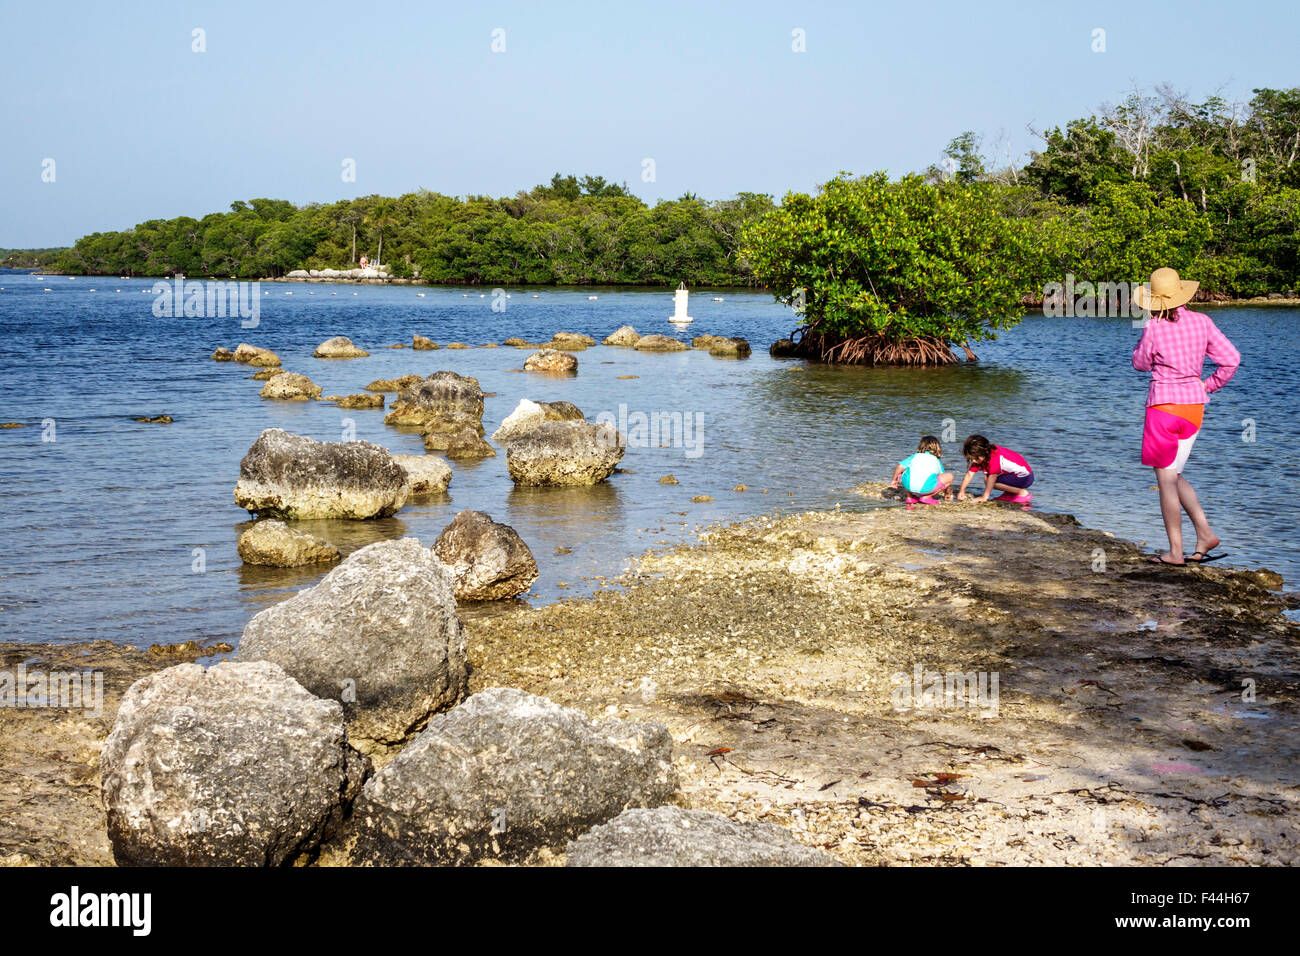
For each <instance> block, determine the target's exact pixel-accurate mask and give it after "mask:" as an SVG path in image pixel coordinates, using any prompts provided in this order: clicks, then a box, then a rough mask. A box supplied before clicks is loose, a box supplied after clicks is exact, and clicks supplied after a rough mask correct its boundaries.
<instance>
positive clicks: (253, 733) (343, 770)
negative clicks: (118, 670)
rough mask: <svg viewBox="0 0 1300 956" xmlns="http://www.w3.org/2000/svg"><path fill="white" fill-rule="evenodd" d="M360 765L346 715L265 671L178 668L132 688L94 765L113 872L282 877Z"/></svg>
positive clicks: (270, 668) (332, 814) (343, 801)
mask: <svg viewBox="0 0 1300 956" xmlns="http://www.w3.org/2000/svg"><path fill="white" fill-rule="evenodd" d="M368 765H369V762H368V761H367V760H366V759H365V758H364V757H362V756H361V755H360V754H358V753H357V752H356V751H354V750H353V749H352V748H351V747H350V746H349V743H348V738H347V734H346V732H345V730H344V724H343V710H342V708H341V707H340V706H339V705H338V704H337V703H336V702H334V701H327V700H321V699H320V698H319V697H316V696H313V695H312V694H310V693H308V692H307V691H306V690H305V689H304V688H303V687H302V685H300V684H299V683H298V682H297V681H295V680H294V679H293V678H291V677H289V676H287V675H286V674H285V673H284V671H282V670H281V669H280V668H279V667H277V666H275V665H274V664H269V663H255V664H253V663H231V662H228V661H227V662H223V663H221V664H218V665H217V666H215V667H212V668H210V669H207V670H205V669H204V668H202V667H200V666H199V665H197V664H178V665H176V666H175V667H169V668H167V669H166V670H162V671H158V672H157V673H154V674H150V675H149V676H147V677H144V678H142V679H140V680H138V681H136V682H135V683H134V684H132V685H131V687H130V689H129V690H128V691H127V692H126V694H125V695H124V696H123V698H122V704H121V706H120V707H119V708H118V711H117V720H116V722H115V723H114V725H113V730H112V732H111V733H110V734H109V735H108V739H107V740H106V741H105V742H104V750H103V754H102V756H101V758H100V767H101V771H102V779H103V784H102V793H103V799H104V808H105V809H106V810H107V811H108V836H109V839H110V840H111V841H112V844H113V854H114V856H115V857H116V858H117V861H118V863H119V864H134V865H144V866H279V865H280V864H283V863H287V862H289V861H291V860H293V859H294V858H295V857H297V856H298V855H299V854H301V853H303V852H306V851H310V850H312V849H314V848H315V847H317V846H318V845H319V844H320V842H321V840H322V838H323V837H325V836H327V835H328V834H329V833H330V832H331V830H332V829H333V827H334V826H335V825H336V824H337V823H338V822H339V821H340V819H341V816H342V811H343V809H344V807H345V806H346V805H347V804H348V803H350V802H351V800H352V798H353V797H354V796H355V795H356V793H357V791H358V790H359V789H360V787H361V783H362V780H363V779H364V777H365V774H366V772H367V770H368Z"/></svg>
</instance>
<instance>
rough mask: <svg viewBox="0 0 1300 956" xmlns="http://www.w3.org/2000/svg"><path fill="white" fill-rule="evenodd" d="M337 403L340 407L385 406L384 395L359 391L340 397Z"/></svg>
mask: <svg viewBox="0 0 1300 956" xmlns="http://www.w3.org/2000/svg"><path fill="white" fill-rule="evenodd" d="M337 403H338V406H339V408H383V407H384V396H382V395H376V394H374V393H370V394H367V393H365V392H358V393H356V394H355V395H344V396H342V397H341V398H338V399H337Z"/></svg>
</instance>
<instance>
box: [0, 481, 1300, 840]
mask: <svg viewBox="0 0 1300 956" xmlns="http://www.w3.org/2000/svg"><path fill="white" fill-rule="evenodd" d="M881 491H882V489H881V488H880V487H879V486H873V487H869V488H865V489H863V492H864V493H865V494H866V495H867V496H868V497H869V498H871V499H873V502H872V503H876V502H877V501H878V499H879V497H880V495H881ZM429 543H431V542H429ZM345 565H346V562H345ZM345 565H340V566H339V568H340V570H342V569H343V568H344V567H345ZM600 583H602V584H606V585H617V586H612V587H609V588H608V589H607V590H603V591H601V592H599V593H597V594H596V595H595V596H594V597H591V598H585V599H575V600H568V601H562V602H559V603H556V604H552V605H548V606H545V607H540V608H536V609H531V608H527V607H525V606H520V607H519V608H517V609H511V610H506V611H504V612H503V613H499V614H496V615H493V616H488V617H470V618H468V619H466V620H464V621H463V638H464V642H465V648H466V654H467V658H468V688H467V690H468V693H469V694H471V695H481V694H482V693H483V692H484V691H485V690H487V689H488V688H514V689H517V690H518V691H520V692H526V693H525V695H524V698H519V699H513V698H512V699H511V701H510V705H511V706H513V707H518V706H522V705H525V704H527V700H531V699H533V698H529V697H528V696H527V695H539V697H541V698H545V699H546V700H547V701H549V702H553V704H554V705H558V706H559V707H560V710H561V711H562V712H563V713H565V714H568V713H569V711H568V710H566V708H576V711H577V712H579V714H584V715H589V716H590V717H591V718H597V723H598V724H600V726H606V725H608V724H609V723H610V721H611V719H614V718H620V719H621V720H622V721H626V722H629V723H628V726H629V727H640V726H645V725H659V726H660V727H662V728H666V731H665V732H666V734H667V735H669V736H670V738H671V771H672V773H674V774H675V775H676V778H677V779H678V780H679V781H680V787H679V789H677V790H676V791H675V792H674V794H673V795H672V796H671V798H667V797H666V796H665V794H666V793H667V791H664V790H661V789H660V790H655V791H654V792H655V793H656V794H658V796H656V797H655V799H654V801H653V802H655V803H658V802H662V801H663V800H664V799H669V806H668V807H663V808H660V809H659V810H642V811H627V812H626V813H624V814H623V815H621V816H620V817H618V818H617V821H623V820H624V818H627V823H622V822H617V821H616V822H615V823H610V824H606V825H605V826H603V827H597V828H596V829H593V830H591V832H590V834H589V835H588V836H583V837H581V838H580V840H579V842H578V843H571V844H570V852H572V853H574V854H577V855H578V857H579V858H580V860H586V861H591V860H592V859H597V858H599V857H595V858H593V857H592V856H591V854H592V852H593V851H592V849H591V846H592V845H604V844H602V843H601V841H602V840H603V841H605V843H606V844H609V843H610V841H612V842H613V845H607V846H605V849H604V850H602V851H601V852H603V853H605V854H606V857H605V858H606V859H616V858H620V854H621V853H624V850H625V847H624V850H620V849H619V848H618V845H617V844H619V841H620V840H622V841H623V843H624V844H625V843H626V839H627V834H626V832H625V831H626V830H627V829H628V828H629V827H632V828H633V829H635V828H636V827H642V828H643V827H647V826H654V827H657V828H658V829H657V830H656V833H658V837H657V838H656V839H657V841H658V842H657V843H656V845H659V846H661V847H663V848H667V849H664V852H666V853H670V858H676V859H681V858H683V857H682V856H681V855H680V854H681V853H684V852H686V849H684V844H683V840H682V832H683V828H685V829H686V830H690V829H691V827H692V826H694V827H696V830H697V831H698V832H700V833H708V834H710V836H709V839H714V838H715V837H716V839H717V840H719V841H725V840H727V839H731V836H730V835H729V834H728V833H727V832H726V821H722V820H718V818H717V817H716V816H711V817H708V818H707V821H706V822H703V823H701V822H699V821H696V820H695V818H692V817H690V816H689V815H687V816H682V815H681V813H680V812H679V811H678V810H673V809H672V807H674V806H675V807H678V808H683V809H686V810H690V811H713V812H714V813H715V814H721V815H722V816H723V817H725V818H727V819H728V820H731V821H733V822H738V823H744V824H746V825H750V824H753V823H755V822H763V823H768V824H776V825H777V826H778V827H780V828H781V831H782V832H783V833H784V834H787V835H789V836H792V837H793V838H794V840H796V841H798V843H799V844H802V845H803V846H804V847H808V848H813V849H817V850H820V851H823V852H824V853H827V854H829V855H830V856H831V857H833V858H834V859H835V860H836V861H838V862H841V863H847V864H870V865H879V864H885V865H888V864H918V863H920V864H933V865H998V864H1026V863H1028V864H1079V865H1084V864H1088V865H1096V864H1116V865H1165V864H1168V865H1187V864H1252V865H1259V864H1281V865H1288V864H1289V865H1293V864H1295V863H1296V862H1300V839H1297V833H1296V830H1295V828H1294V825H1293V822H1292V821H1293V820H1294V814H1295V813H1296V811H1297V809H1300V787H1298V786H1297V773H1296V767H1297V766H1300V761H1298V760H1297V756H1298V755H1297V748H1298V746H1300V745H1297V743H1296V740H1297V739H1300V738H1298V735H1297V733H1296V731H1297V729H1300V708H1298V706H1297V704H1298V703H1300V700H1298V696H1297V687H1298V686H1300V682H1298V681H1297V678H1298V677H1300V625H1297V624H1296V623H1294V622H1292V621H1290V620H1289V619H1288V618H1287V617H1286V616H1285V614H1284V611H1285V610H1286V609H1287V608H1288V607H1289V606H1294V605H1295V604H1296V603H1297V602H1296V599H1295V598H1294V596H1288V595H1285V594H1283V593H1282V592H1281V587H1282V584H1283V582H1282V581H1281V580H1280V578H1279V577H1278V576H1277V575H1273V574H1272V573H1271V572H1262V571H1233V570H1229V569H1224V568H1216V567H1212V566H1211V567H1196V568H1192V567H1187V568H1161V567H1153V566H1151V565H1148V564H1146V563H1144V561H1143V560H1142V556H1141V554H1140V553H1139V550H1138V548H1137V546H1136V545H1134V544H1132V543H1130V542H1125V541H1122V540H1119V539H1116V538H1114V537H1112V536H1110V535H1108V534H1106V533H1104V532H1098V531H1090V530H1086V529H1082V528H1080V527H1078V525H1077V524H1076V523H1075V522H1073V520H1072V519H1070V518H1068V517H1067V516H1052V515H1039V514H1034V513H1026V512H1023V511H1021V510H1019V509H1007V508H1003V507H1001V506H994V505H982V506H981V505H973V504H961V505H945V506H940V507H933V508H926V509H922V510H919V511H915V512H907V511H905V510H903V509H901V508H880V507H873V508H870V509H868V510H866V511H865V512H847V511H846V512H827V513H808V514H801V515H794V516H789V517H764V518H756V519H753V520H751V521H748V522H743V523H741V524H737V525H731V526H726V527H719V528H716V529H713V530H711V531H710V532H709V533H707V534H706V535H704V536H702V537H701V541H700V543H699V544H698V545H694V546H682V547H678V548H674V549H671V550H667V551H663V552H652V553H650V554H647V555H645V556H643V557H642V558H641V559H640V561H639V562H638V565H637V568H636V571H635V572H634V573H632V574H631V575H629V576H628V577H627V578H625V579H624V580H622V581H619V582H613V581H609V582H600ZM214 652H215V651H214V650H213V649H208V650H207V651H206V653H209V654H211V653H214ZM204 653H205V650H204V649H202V648H197V647H193V646H191V647H189V648H182V649H180V650H179V651H178V652H172V653H168V654H163V653H151V652H142V651H138V650H133V649H130V648H124V647H121V646H118V645H114V644H110V643H107V642H96V643H94V644H89V645H63V646H57V645H32V644H0V669H8V670H12V669H13V668H15V667H16V666H17V665H18V664H19V663H20V662H22V663H25V664H26V666H28V667H29V668H36V667H40V668H44V669H46V670H49V671H53V670H59V669H72V668H78V669H80V668H86V667H91V668H94V669H95V670H98V671H101V672H102V673H103V675H104V706H103V710H102V713H100V714H99V715H96V716H90V715H86V714H83V713H81V712H79V711H67V710H56V709H51V708H31V709H27V708H3V709H0V771H3V774H2V775H0V778H2V779H3V780H4V781H5V783H4V784H2V785H0V821H3V823H0V862H3V863H7V864H10V865H22V864H41V865H46V864H56V865H57V864H73V863H82V864H99V865H107V864H111V863H112V862H113V861H114V857H113V852H112V848H111V846H110V842H109V837H108V830H107V824H106V817H105V811H104V802H103V797H102V796H101V788H100V775H101V766H100V753H101V750H102V748H103V745H104V741H105V739H106V737H107V736H108V734H109V731H110V729H112V727H113V725H114V721H115V720H116V718H117V711H118V707H119V704H120V702H121V699H122V697H123V695H124V694H125V692H126V690H127V688H128V687H129V686H130V685H131V684H132V683H133V682H135V681H137V680H138V679H140V678H142V677H145V676H148V675H150V674H156V673H158V672H160V671H162V670H163V669H164V668H166V667H169V666H171V665H173V664H175V663H176V662H177V661H183V660H185V659H187V658H188V659H190V660H193V659H198V658H200V657H201V656H202V655H204ZM223 666H226V665H223ZM242 666H260V667H268V666H271V665H267V664H259V665H253V664H247V665H242ZM932 673H933V674H934V675H937V676H939V677H941V678H942V677H944V676H945V675H950V674H953V673H957V674H965V675H971V677H974V676H975V675H983V676H984V677H987V678H989V680H988V681H987V682H986V683H985V684H982V685H980V686H981V687H983V693H982V694H981V695H979V697H978V699H975V698H973V697H965V698H964V697H962V696H961V695H958V696H957V697H955V698H954V697H953V695H952V694H948V695H947V696H945V695H944V693H943V692H942V691H941V692H940V693H939V694H938V696H937V697H936V696H934V695H932V694H929V692H928V691H929V689H930V688H929V686H928V685H930V684H932V681H931V675H932ZM941 686H943V685H942V681H941ZM974 687H975V685H974V684H970V685H969V686H968V687H967V688H966V689H967V690H971V689H973V688H974ZM990 691H991V693H989V692H990ZM501 693H503V692H499V691H493V692H491V694H489V695H488V697H483V698H481V699H482V700H483V701H484V703H483V704H482V705H479V707H478V711H474V710H473V709H472V708H471V710H469V711H466V710H465V708H466V707H468V706H469V704H468V703H466V704H461V705H459V706H457V707H455V708H453V709H452V710H450V711H447V712H446V714H445V715H444V717H435V718H434V719H433V721H431V722H430V729H429V730H428V731H426V733H433V734H434V735H435V736H434V738H432V739H434V740H437V739H443V738H445V739H446V740H448V741H455V740H464V739H471V738H467V737H466V736H465V735H466V734H468V733H472V732H481V731H471V730H469V729H467V728H468V726H469V725H467V724H466V721H471V718H474V716H475V714H490V713H492V712H493V707H492V706H489V704H488V703H487V702H488V700H489V699H491V695H492V694H496V695H498V696H499V695H500V694H501ZM512 693H513V692H512ZM474 700H475V697H474V696H471V697H470V701H471V702H472V701H474ZM521 701H522V704H521ZM495 703H496V704H497V705H500V704H501V703H502V702H499V701H496V702H495ZM331 706H333V705H331ZM527 706H534V705H527ZM548 706H549V705H548ZM462 711H463V712H464V713H463V714H462V716H460V717H457V718H456V721H452V722H451V723H447V721H446V719H445V718H450V717H453V716H454V715H457V714H458V713H461V712H462ZM557 713H558V712H557ZM475 719H479V720H482V719H486V718H485V717H479V718H475ZM557 719H559V718H557ZM584 719H585V718H584ZM457 721H459V723H457ZM563 721H568V722H569V724H567V725H566V724H564V723H563ZM573 721H577V722H578V723H577V724H573ZM601 721H603V722H604V723H600V722H601ZM616 723H617V721H616ZM435 725H436V726H435ZM557 726H572V727H575V728H577V729H574V730H571V731H570V732H571V733H575V734H579V735H580V736H581V735H582V734H587V733H589V732H588V731H585V730H582V729H581V728H582V726H583V724H582V721H581V720H579V717H578V716H576V715H575V716H570V717H564V718H563V720H562V721H561V723H560V724H558V725H557ZM592 726H593V727H594V726H596V725H594V724H593V725H592ZM457 727H459V728H460V729H456V728H457ZM424 739H425V735H424V734H422V735H421V736H420V737H417V738H416V740H421V741H423V740H424ZM583 739H585V738H583ZM411 746H413V745H407V749H406V750H401V751H400V753H401V754H405V753H406V752H407V750H409V749H410V747H411ZM429 746H430V744H429V743H427V742H426V743H423V744H422V747H423V748H424V751H421V752H426V751H427V752H430V753H432V752H433V751H428V747H429ZM439 746H441V745H439ZM590 746H596V744H595V743H593V744H591V745H590ZM389 759H391V754H390V755H386V756H379V757H378V758H377V760H376V763H377V764H379V765H381V766H382V763H383V761H385V760H389ZM427 759H428V758H427V757H419V756H418V755H417V754H416V752H414V751H412V755H411V757H410V758H409V759H407V760H404V761H403V762H402V763H403V766H402V767H401V768H399V769H400V770H401V772H402V773H405V774H406V775H407V776H408V777H410V775H411V774H415V776H416V779H417V780H418V779H421V778H420V774H421V773H426V774H427V773H429V772H431V771H428V770H424V771H422V770H421V769H420V768H421V766H423V764H422V763H421V761H422V760H427ZM396 764H397V761H393V763H392V764H390V765H389V766H390V767H391V766H393V765H396ZM398 772H399V771H398V770H393V771H392V773H393V774H396V773H398ZM380 773H381V774H388V773H389V769H388V768H387V767H384V768H382V769H381V770H380ZM661 773H662V772H661ZM390 776H391V774H390ZM376 779H377V778H376V777H372V778H371V783H368V784H367V785H366V787H367V792H368V793H369V794H370V795H369V796H366V797H364V798H363V797H357V799H358V800H360V801H362V803H364V805H365V806H366V807H368V808H370V809H368V810H367V811H366V813H369V814H372V815H373V814H374V813H380V814H381V815H382V814H390V813H392V812H393V810H392V808H391V801H390V802H387V803H386V802H385V798H384V795H383V793H384V792H383V789H382V788H380V789H379V790H375V788H374V785H373V784H374V781H375V780H376ZM655 786H660V785H658V784H656V785H655ZM349 792H350V791H349ZM611 799H618V800H623V799H625V798H624V797H616V798H615V797H611ZM627 799H632V798H627ZM358 805H359V806H360V805H361V804H358ZM625 805H626V804H625ZM632 805H637V804H636V803H635V802H633V804H632ZM647 805H652V804H647ZM385 808H387V809H385ZM636 813H639V814H641V815H642V816H640V817H632V816H629V814H636ZM356 818H357V813H356V812H354V813H353V815H352V819H351V821H349V823H348V824H347V825H344V826H342V827H338V826H334V825H331V826H330V827H329V828H328V833H327V835H326V836H325V837H324V841H325V842H324V844H323V846H322V847H321V849H320V850H319V853H316V852H312V853H310V854H308V855H307V856H306V857H300V858H299V862H311V861H313V860H314V861H315V862H317V863H318V864H321V865H331V864H348V863H354V862H367V859H366V858H365V856H364V854H362V855H361V856H358V854H359V853H360V852H361V851H360V850H358V849H357V847H356V843H357V837H358V832H357V826H358V825H357V819H356ZM703 819H704V818H701V820H703ZM713 821H716V822H713ZM388 829H391V828H388ZM388 829H386V830H385V832H388ZM362 830H363V832H362V833H361V836H362V838H363V839H362V840H361V843H362V848H361V849H362V850H364V851H365V853H366V854H371V857H370V859H369V861H372V862H384V861H385V860H386V857H385V853H389V852H390V851H391V847H386V846H385V845H380V844H375V843H374V841H373V840H371V839H370V838H369V837H367V836H366V833H365V832H364V828H362ZM376 832H377V831H376ZM745 832H746V833H754V834H757V833H759V831H757V830H752V829H747V830H746V831H745ZM620 834H622V836H620ZM781 836H782V834H781V833H776V834H775V836H774V835H773V832H772V831H771V830H766V831H762V832H761V839H760V838H759V837H755V843H754V846H755V847H758V848H759V849H757V850H755V849H754V848H753V847H748V848H747V849H746V850H745V851H744V852H745V853H751V852H754V853H758V854H759V856H756V857H753V859H759V858H760V857H761V859H762V860H765V861H767V862H779V861H782V860H785V861H795V860H797V859H798V858H797V855H792V852H791V850H790V847H789V846H787V847H785V848H781V847H780V846H778V847H777V848H776V849H771V847H770V846H769V843H768V842H767V841H771V840H773V839H777V838H780V837H781ZM686 842H687V843H689V841H686ZM777 843H778V844H779V843H780V840H779V839H777ZM719 845H720V846H721V845H722V844H721V843H720V844H719ZM790 846H793V844H790ZM579 847H586V849H582V850H581V852H579V849H578V848H579ZM674 848H675V849H674ZM718 852H719V854H722V853H724V851H723V850H721V849H720V850H719V851H718ZM725 852H733V851H725ZM672 853H677V854H678V856H676V857H671V854H672ZM728 858H730V857H728ZM738 858H739V857H738ZM511 859H517V861H519V862H526V863H534V864H543V865H547V864H556V863H561V862H563V861H564V859H565V853H564V850H563V845H562V843H561V844H560V849H559V850H555V849H551V848H544V849H541V850H538V851H535V852H531V853H525V854H523V855H522V856H520V857H517V858H511ZM480 862H490V858H485V859H481V860H480ZM804 862H806V861H804Z"/></svg>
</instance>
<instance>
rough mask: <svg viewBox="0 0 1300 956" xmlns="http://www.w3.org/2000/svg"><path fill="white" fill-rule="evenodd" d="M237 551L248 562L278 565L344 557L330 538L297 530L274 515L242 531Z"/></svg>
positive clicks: (284, 565)
mask: <svg viewBox="0 0 1300 956" xmlns="http://www.w3.org/2000/svg"><path fill="white" fill-rule="evenodd" d="M236 550H238V552H239V557H240V560H242V561H243V562H244V563H245V564H263V565H269V566H271V567H276V568H296V567H299V566H300V565H304V564H320V563H323V562H328V561H337V560H338V559H339V557H340V555H339V549H338V548H336V547H334V545H332V544H330V543H329V542H328V541H325V540H323V539H321V538H318V537H316V536H315V535H311V534H307V533H306V532H305V531H295V530H293V529H292V528H290V527H289V526H288V525H286V524H285V523H284V522H283V521H276V520H275V519H273V518H270V519H267V520H266V521H259V522H257V523H256V524H254V525H253V526H252V527H251V528H249V529H248V530H247V531H245V532H244V533H243V534H241V535H240V536H239V542H238V544H237V545H236Z"/></svg>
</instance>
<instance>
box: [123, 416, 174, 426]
mask: <svg viewBox="0 0 1300 956" xmlns="http://www.w3.org/2000/svg"><path fill="white" fill-rule="evenodd" d="M131 420H132V421H134V422H143V423H145V424H146V425H170V424H171V423H172V422H173V421H175V419H173V418H172V417H171V416H170V415H141V416H140V417H139V418H133V419H131Z"/></svg>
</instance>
